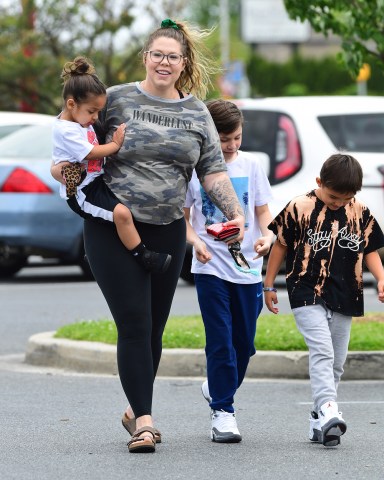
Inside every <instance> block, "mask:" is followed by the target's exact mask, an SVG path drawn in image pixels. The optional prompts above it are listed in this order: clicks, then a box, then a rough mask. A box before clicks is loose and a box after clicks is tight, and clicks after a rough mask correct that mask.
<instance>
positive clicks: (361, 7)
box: [284, 0, 384, 76]
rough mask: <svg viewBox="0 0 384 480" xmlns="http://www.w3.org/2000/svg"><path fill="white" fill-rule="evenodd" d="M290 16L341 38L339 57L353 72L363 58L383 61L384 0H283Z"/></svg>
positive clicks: (365, 60)
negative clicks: (306, 21)
mask: <svg viewBox="0 0 384 480" xmlns="http://www.w3.org/2000/svg"><path fill="white" fill-rule="evenodd" d="M284 3H285V7H286V9H287V12H288V14H289V16H290V17H291V18H292V19H297V18H299V19H300V20H302V21H304V20H308V21H309V23H310V24H311V26H312V28H313V29H314V30H315V31H316V32H321V33H323V34H324V35H326V36H327V35H328V34H329V33H333V34H335V35H337V36H339V37H340V38H341V40H342V50H343V52H342V53H341V55H340V57H341V59H342V61H343V63H344V64H345V66H346V67H347V69H348V70H349V72H350V73H351V74H352V75H353V76H356V75H357V74H358V72H359V70H360V68H361V67H362V65H363V63H364V62H367V63H369V62H370V61H373V62H376V63H378V64H380V65H381V68H382V67H383V63H384V35H383V30H384V0H284Z"/></svg>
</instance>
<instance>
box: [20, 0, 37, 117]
mask: <svg viewBox="0 0 384 480" xmlns="http://www.w3.org/2000/svg"><path fill="white" fill-rule="evenodd" d="M21 7H22V17H21V18H22V52H23V56H24V57H25V58H26V59H28V58H31V57H33V56H34V54H35V48H36V46H35V44H34V41H33V39H32V35H33V31H34V29H35V15H36V8H35V2H34V0H21ZM23 37H24V38H23ZM22 82H23V85H22V92H23V98H22V100H21V102H20V110H21V111H22V112H34V111H35V103H36V99H37V96H36V91H35V85H34V83H35V82H34V79H33V78H31V77H24V78H22Z"/></svg>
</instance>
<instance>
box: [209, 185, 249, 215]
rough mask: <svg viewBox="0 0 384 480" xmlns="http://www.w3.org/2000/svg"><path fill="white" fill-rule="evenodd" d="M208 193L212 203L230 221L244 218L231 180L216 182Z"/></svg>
mask: <svg viewBox="0 0 384 480" xmlns="http://www.w3.org/2000/svg"><path fill="white" fill-rule="evenodd" d="M207 193H208V195H209V198H210V199H211V200H212V202H213V203H214V204H215V205H216V207H217V208H219V209H220V210H221V211H222V212H223V213H224V215H225V216H226V217H227V218H228V220H233V219H234V218H235V217H238V216H243V217H244V212H243V209H242V208H241V205H240V203H239V200H238V198H237V195H236V192H235V190H234V189H233V186H232V183H231V181H230V179H229V178H221V179H220V180H219V179H218V180H215V181H214V182H213V183H212V185H210V188H209V189H208V190H207Z"/></svg>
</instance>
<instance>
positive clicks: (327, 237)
mask: <svg viewBox="0 0 384 480" xmlns="http://www.w3.org/2000/svg"><path fill="white" fill-rule="evenodd" d="M335 223H337V222H335ZM334 226H335V224H333V225H332V231H330V232H325V231H322V230H320V231H319V232H313V231H312V229H310V230H308V232H307V235H308V237H309V239H308V244H309V245H312V246H313V250H314V251H315V252H318V251H320V250H322V249H323V248H327V247H329V246H330V245H331V243H332V239H333V238H336V237H339V238H338V240H337V244H338V245H339V247H341V248H348V249H349V250H351V251H352V252H358V251H359V245H360V243H362V242H363V240H360V239H359V236H358V235H356V234H355V233H349V232H348V231H347V227H343V228H342V229H341V230H338V229H337V227H336V229H335V228H334ZM312 232H313V233H312Z"/></svg>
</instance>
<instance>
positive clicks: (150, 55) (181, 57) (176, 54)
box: [144, 50, 185, 65]
mask: <svg viewBox="0 0 384 480" xmlns="http://www.w3.org/2000/svg"><path fill="white" fill-rule="evenodd" d="M144 53H145V54H147V53H149V57H150V59H151V61H152V62H153V63H161V62H162V61H163V60H164V58H165V57H167V62H168V63H169V64H170V65H179V63H180V62H181V60H182V59H183V58H185V57H184V55H180V54H179V53H168V54H165V53H162V52H159V50H146V51H145V52H144ZM152 53H159V54H160V55H162V58H161V60H159V61H156V60H154V59H153V58H152ZM170 55H175V56H177V57H178V59H179V61H178V62H177V63H174V62H170V61H169V56H170Z"/></svg>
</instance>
